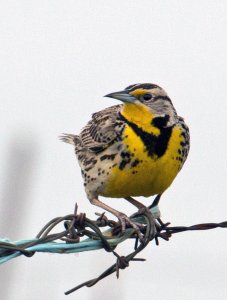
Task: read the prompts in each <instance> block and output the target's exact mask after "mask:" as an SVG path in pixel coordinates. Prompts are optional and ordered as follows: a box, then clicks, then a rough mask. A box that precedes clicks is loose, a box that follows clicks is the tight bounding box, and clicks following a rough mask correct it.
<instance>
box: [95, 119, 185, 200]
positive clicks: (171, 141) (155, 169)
mask: <svg viewBox="0 0 227 300" xmlns="http://www.w3.org/2000/svg"><path fill="white" fill-rule="evenodd" d="M137 127H138V126H137ZM138 128H139V127H138ZM156 132H157V131H156ZM182 141H183V136H182V128H181V127H179V126H174V127H171V128H166V131H164V130H163V131H162V130H160V133H159V135H157V134H152V132H150V133H148V132H145V131H143V130H142V131H140V129H136V127H133V126H132V124H127V126H125V129H124V131H123V133H122V142H121V143H122V149H121V150H120V151H119V152H118V153H117V155H116V156H115V158H114V161H113V162H112V163H113V164H112V166H113V167H112V168H111V172H109V176H108V178H106V180H105V185H104V187H103V189H102V192H101V193H100V194H102V195H103V196H106V197H128V196H151V195H155V194H160V193H163V192H164V191H165V190H166V189H167V188H168V187H169V186H170V184H171V183H172V181H173V180H174V178H175V177H176V175H177V173H178V172H179V170H180V168H181V166H182V164H183V159H182V158H181V155H180V153H182V150H181V149H182Z"/></svg>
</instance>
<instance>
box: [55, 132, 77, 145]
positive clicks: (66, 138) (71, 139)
mask: <svg viewBox="0 0 227 300" xmlns="http://www.w3.org/2000/svg"><path fill="white" fill-rule="evenodd" d="M59 139H60V140H61V141H62V142H65V143H68V144H71V145H74V146H75V145H76V144H77V143H78V141H79V137H78V135H74V134H68V133H63V134H62V135H61V136H60V137H59Z"/></svg>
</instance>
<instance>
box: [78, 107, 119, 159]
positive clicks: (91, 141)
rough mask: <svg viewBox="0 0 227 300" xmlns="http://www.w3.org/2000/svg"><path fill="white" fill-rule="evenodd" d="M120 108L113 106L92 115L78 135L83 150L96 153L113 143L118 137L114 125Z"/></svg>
mask: <svg viewBox="0 0 227 300" xmlns="http://www.w3.org/2000/svg"><path fill="white" fill-rule="evenodd" d="M121 106H122V105H114V106H111V107H108V108H106V109H104V110H101V111H99V112H97V113H94V114H93V115H92V119H91V120H90V121H89V122H88V124H87V125H86V126H85V127H84V128H83V129H82V131H81V133H80V138H81V141H82V143H83V146H84V147H85V148H87V149H88V150H90V151H92V152H95V153H98V152H101V151H102V150H104V149H106V148H107V147H108V145H109V144H111V143H112V142H113V140H114V139H115V138H116V137H117V135H118V133H117V131H116V129H115V126H114V125H115V123H116V120H117V118H118V113H119V111H120V108H121Z"/></svg>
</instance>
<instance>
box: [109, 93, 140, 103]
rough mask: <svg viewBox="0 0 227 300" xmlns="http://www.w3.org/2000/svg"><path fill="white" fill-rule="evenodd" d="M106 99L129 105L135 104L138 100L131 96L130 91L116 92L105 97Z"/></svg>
mask: <svg viewBox="0 0 227 300" xmlns="http://www.w3.org/2000/svg"><path fill="white" fill-rule="evenodd" d="M104 97H109V98H114V99H118V100H121V101H123V102H129V103H134V102H135V101H136V98H135V97H134V96H132V95H130V94H129V92H128V91H120V92H115V93H111V94H108V95H105V96H104Z"/></svg>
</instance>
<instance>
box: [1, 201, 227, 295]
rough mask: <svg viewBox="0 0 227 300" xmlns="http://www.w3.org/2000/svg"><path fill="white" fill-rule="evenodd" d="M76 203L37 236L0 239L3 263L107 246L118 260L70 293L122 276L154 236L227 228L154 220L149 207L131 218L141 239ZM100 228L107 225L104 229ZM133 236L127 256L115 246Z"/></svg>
mask: <svg viewBox="0 0 227 300" xmlns="http://www.w3.org/2000/svg"><path fill="white" fill-rule="evenodd" d="M77 211H78V206H77V204H76V206H75V210H74V213H73V214H69V215H66V216H64V217H57V218H54V219H52V220H51V221H49V222H48V223H47V224H46V225H45V226H44V227H43V228H42V229H41V230H40V231H39V233H38V234H37V235H36V238H35V239H29V240H19V241H10V240H8V239H0V264H2V263H5V262H7V261H9V260H11V259H13V258H15V257H17V256H20V255H24V256H26V257H31V256H33V255H34V254H35V253H36V252H50V253H60V254H63V253H65V254H69V253H75V252H83V251H93V250H98V249H101V248H103V249H105V251H107V252H111V253H112V254H113V255H114V256H115V257H116V263H115V264H113V265H112V266H110V267H109V268H108V269H107V270H105V271H104V272H103V273H102V274H100V275H99V276H98V277H97V278H93V279H91V280H88V281H86V282H84V283H82V284H80V285H78V286H76V287H74V288H72V289H70V290H68V291H67V292H66V293H65V294H66V295H69V294H71V293H72V292H74V291H76V290H78V289H80V288H81V287H84V286H86V287H91V286H93V285H95V284H96V283H97V282H99V281H100V280H102V279H103V278H105V277H107V276H109V275H111V274H113V273H116V276H117V278H118V277H119V271H120V269H125V268H126V267H128V266H129V262H130V261H145V259H143V258H136V257H135V256H136V255H137V254H138V253H140V252H141V251H142V250H143V249H144V248H145V247H147V245H148V244H149V243H150V242H151V241H152V240H155V242H156V244H157V245H158V244H159V240H158V239H159V238H162V239H164V240H167V241H168V240H169V239H170V237H171V236H172V235H173V234H176V233H179V232H184V231H195V230H209V229H214V228H227V221H225V222H220V223H201V224H196V225H192V226H169V225H170V223H166V224H164V223H163V222H162V221H161V220H160V219H157V220H155V219H154V217H153V215H152V213H151V211H150V210H149V209H148V208H145V209H141V210H139V211H138V212H137V213H135V214H133V215H132V216H131V218H132V220H133V221H135V222H139V223H141V224H142V226H141V232H142V234H143V240H139V239H138V237H137V235H136V234H135V230H134V229H132V228H130V227H129V228H127V229H126V230H125V232H124V233H122V232H121V226H120V224H119V223H117V222H115V221H113V220H109V219H108V218H107V217H106V216H105V214H97V215H98V218H97V219H96V220H90V219H88V218H87V217H86V215H85V214H84V213H80V214H78V212H77ZM59 224H63V226H64V230H63V231H61V232H57V233H53V231H54V230H55V229H56V226H58V225H59ZM100 228H105V229H106V230H105V231H101V229H100ZM129 238H131V239H134V240H135V246H134V251H132V252H131V253H129V254H128V255H126V256H120V255H119V254H118V253H117V252H116V251H115V248H116V247H117V245H118V244H120V243H122V242H124V241H125V240H126V239H129Z"/></svg>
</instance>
